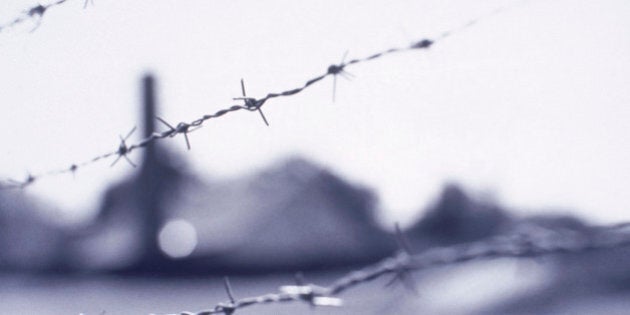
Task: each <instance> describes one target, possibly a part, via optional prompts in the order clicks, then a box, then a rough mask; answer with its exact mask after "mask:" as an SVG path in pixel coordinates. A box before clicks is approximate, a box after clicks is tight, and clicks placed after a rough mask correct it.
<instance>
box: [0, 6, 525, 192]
mask: <svg viewBox="0 0 630 315" xmlns="http://www.w3.org/2000/svg"><path fill="white" fill-rule="evenodd" d="M66 1H69V0H59V1H57V2H54V3H53V4H49V5H47V6H38V8H39V7H41V8H39V9H35V10H34V11H33V9H31V11H32V12H41V14H40V16H41V15H42V14H43V12H46V10H47V9H48V8H50V7H52V6H55V5H60V4H62V3H64V2H66ZM522 2H523V1H520V2H514V3H513V5H512V6H515V5H516V4H519V3H522ZM86 3H87V1H86ZM86 5H87V4H86ZM509 7H511V6H501V7H499V8H497V9H494V10H492V11H491V12H490V13H489V14H484V15H481V16H478V17H476V18H473V19H471V20H469V21H467V22H466V23H463V24H462V25H461V26H459V27H456V28H454V29H451V30H449V31H447V32H442V33H441V35H439V36H438V37H436V38H435V39H429V38H424V39H421V40H418V41H416V42H413V43H411V44H410V45H408V46H404V47H397V48H390V49H386V50H383V51H380V52H377V53H374V54H372V55H369V56H367V57H363V58H355V59H351V60H348V61H342V62H341V63H339V64H332V65H330V66H328V68H327V70H326V72H325V73H323V74H321V75H319V76H316V77H314V78H311V79H309V80H307V81H306V82H305V83H304V84H303V85H302V86H299V87H297V88H294V89H289V90H285V91H282V92H275V93H272V92H270V93H267V94H266V95H265V96H264V97H262V98H258V99H257V98H253V97H248V96H247V95H246V93H245V83H244V81H243V80H241V88H242V97H238V98H234V100H242V101H243V105H240V104H234V105H231V106H229V107H226V108H223V109H221V110H218V111H216V112H214V113H211V114H205V115H203V116H201V117H200V118H197V119H195V120H193V121H191V122H180V123H178V124H177V125H176V126H177V127H173V125H171V124H168V123H166V120H164V119H163V118H159V120H160V121H161V122H162V123H165V125H167V127H168V128H169V129H168V130H166V131H163V132H154V133H153V134H152V135H151V136H149V137H148V138H145V139H142V140H140V141H139V142H137V143H135V144H132V145H127V144H126V141H125V140H127V139H125V138H123V137H121V139H120V140H121V142H120V144H119V146H118V149H116V150H115V151H111V152H108V153H104V154H101V155H97V156H95V157H93V158H91V159H89V160H85V161H83V162H78V163H72V164H70V166H68V167H65V168H61V169H54V170H50V171H46V172H42V173H39V174H28V175H27V177H26V178H25V179H24V180H15V179H5V180H0V189H12V188H18V189H22V188H25V187H27V186H30V185H32V184H34V183H35V182H36V181H37V180H39V179H41V178H44V177H49V176H57V175H63V174H73V175H74V174H75V173H76V172H77V171H78V170H79V169H81V168H83V167H86V166H88V165H92V164H94V163H97V162H99V161H102V160H105V159H108V158H112V157H116V160H118V159H120V158H124V159H126V160H127V162H129V163H130V164H131V165H132V166H134V165H135V164H134V163H133V162H131V160H130V159H128V155H129V154H130V153H132V152H133V151H136V150H138V149H142V148H145V147H146V146H147V145H149V144H150V143H152V142H155V141H158V140H163V139H166V138H171V137H176V136H178V135H183V136H184V137H185V139H186V144H187V148H188V149H190V142H189V141H188V136H187V134H188V132H190V131H191V129H196V128H201V127H203V124H204V123H205V122H207V121H208V120H211V119H217V118H220V117H222V116H224V115H227V114H230V113H234V112H238V111H251V112H254V111H257V112H259V114H260V116H261V117H262V119H263V122H264V123H265V124H266V125H267V126H268V125H269V122H268V120H267V118H266V117H265V115H264V114H263V112H262V107H263V106H264V105H266V104H267V103H268V101H270V100H272V99H276V98H281V97H290V96H294V95H296V94H298V93H301V92H303V91H304V90H306V89H308V88H309V87H311V86H313V85H314V84H316V83H318V82H320V81H322V80H324V79H325V78H326V77H329V76H332V77H333V80H334V79H335V78H336V76H337V75H344V74H346V73H347V71H346V68H347V67H349V66H353V65H357V64H360V63H367V62H369V61H372V60H375V59H380V58H383V57H385V56H388V55H392V54H397V53H401V52H407V51H414V50H426V49H429V48H431V47H432V46H433V45H435V44H436V43H437V42H440V41H442V40H445V39H447V38H448V37H451V36H453V35H455V34H456V33H459V32H462V31H464V30H465V29H467V28H470V27H472V26H474V25H476V24H478V22H479V21H480V20H482V19H486V18H490V17H492V16H495V15H497V14H499V13H502V12H505V11H506V10H507V9H508V8H509ZM42 10H43V11H42ZM31 11H29V12H31ZM38 14H39V13H38ZM32 15H33V14H27V16H32ZM18 20H19V18H18V19H16V21H18ZM14 23H17V22H15V21H14ZM344 60H345V55H344ZM333 82H336V81H333ZM334 93H335V88H334V85H333V97H334V95H335V94H334ZM123 139H124V140H123ZM115 163H116V161H115V162H114V163H112V165H113V164H115Z"/></svg>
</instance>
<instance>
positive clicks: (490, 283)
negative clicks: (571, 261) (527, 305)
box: [0, 259, 630, 315]
mask: <svg viewBox="0 0 630 315" xmlns="http://www.w3.org/2000/svg"><path fill="white" fill-rule="evenodd" d="M545 264H546V263H545V262H544V261H542V262H535V261H532V260H520V261H516V260H512V259H501V260H496V261H478V262H473V263H468V264H464V265H461V266H455V267H447V268H440V269H436V270H433V271H429V272H425V273H423V272H420V273H416V274H415V278H416V282H417V284H418V291H419V294H418V295H414V294H413V293H411V292H409V291H406V290H405V289H404V288H403V287H402V286H400V285H395V286H394V287H387V288H386V287H385V284H386V283H387V282H388V281H389V277H385V278H380V279H377V280H374V281H373V282H371V283H367V284H365V285H362V286H359V287H357V288H355V289H351V290H349V291H348V292H346V293H344V294H342V296H341V297H342V298H343V299H344V303H345V305H344V306H343V307H341V308H316V309H311V308H310V307H309V306H308V305H306V304H305V303H285V304H267V305H255V306H252V307H249V308H245V309H242V310H239V311H238V314H303V313H307V312H308V313H309V314H502V312H503V311H497V310H496V308H495V307H496V306H497V305H499V304H500V303H501V302H502V301H506V300H509V299H510V298H514V297H516V296H521V295H522V294H527V293H528V292H533V291H537V290H539V289H540V288H541V287H543V286H544V285H545V280H548V278H549V276H550V275H549V274H548V273H549V271H548V269H546V268H545ZM343 274H344V273H343V272H334V273H319V274H307V275H306V277H307V280H308V281H311V282H313V283H315V284H321V285H328V284H330V283H331V282H332V281H334V280H335V279H336V278H338V277H340V276H343ZM231 282H232V286H233V289H234V294H235V295H236V298H243V297H247V296H254V295H261V294H266V293H271V292H275V291H276V290H277V288H278V287H279V286H280V285H284V284H291V283H292V282H293V275H292V274H275V275H266V276H265V275H262V276H250V277H242V276H241V277H231ZM226 299H227V297H226V294H225V290H224V287H223V282H222V278H221V277H219V276H209V277H196V278H141V277H131V278H130V277H125V278H122V277H116V276H72V277H59V276H34V275H29V276H18V275H3V276H0V301H2V303H1V304H0V313H2V314H39V315H48V314H50V315H52V314H81V313H83V314H86V315H90V314H101V313H102V312H103V311H105V314H117V315H127V314H129V315H131V314H153V313H155V314H167V313H177V312H182V311H200V310H203V309H207V308H210V307H212V306H214V305H215V304H216V303H218V302H221V301H226ZM556 304H558V305H556V306H554V307H551V308H549V309H543V310H541V309H539V310H537V311H535V312H534V313H535V314H627V313H628V310H629V309H630V294H628V293H624V294H620V293H617V294H609V295H589V296H588V297H586V298H572V299H564V300H563V302H561V303H556ZM492 309H495V310H492ZM514 314H532V312H530V311H524V310H522V311H517V312H514Z"/></svg>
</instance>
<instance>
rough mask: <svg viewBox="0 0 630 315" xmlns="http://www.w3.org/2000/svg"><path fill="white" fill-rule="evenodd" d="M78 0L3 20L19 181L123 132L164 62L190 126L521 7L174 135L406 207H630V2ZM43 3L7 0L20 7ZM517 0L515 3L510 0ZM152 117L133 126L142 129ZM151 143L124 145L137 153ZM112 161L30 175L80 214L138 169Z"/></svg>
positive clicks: (394, 210) (163, 83)
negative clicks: (446, 203) (289, 159)
mask: <svg viewBox="0 0 630 315" xmlns="http://www.w3.org/2000/svg"><path fill="white" fill-rule="evenodd" d="M94 2H95V4H94V5H93V6H88V8H87V9H85V10H83V3H84V1H83V0H69V1H68V2H67V3H65V4H63V5H61V6H58V7H54V8H51V9H50V10H49V12H47V13H46V14H45V16H44V18H43V20H42V22H41V25H40V27H39V28H38V29H37V30H35V31H34V32H32V33H29V31H30V30H31V29H32V28H33V26H34V25H33V24H29V23H24V24H22V25H20V26H19V27H16V28H13V29H8V30H4V31H3V32H2V33H0V86H1V87H2V89H1V92H0V102H1V103H2V105H1V107H0V117H2V122H1V123H0V134H1V135H2V139H3V140H2V143H3V147H2V150H1V153H0V178H5V177H11V178H17V179H22V178H24V177H25V176H26V175H27V174H28V172H31V173H35V174H37V173H40V172H43V171H47V170H49V169H57V168H64V167H68V166H69V165H70V164H72V163H75V162H79V161H83V160H86V159H89V158H91V157H93V156H95V155H99V154H101V153H105V152H109V151H112V150H114V149H116V148H117V146H118V141H117V137H118V135H119V134H124V133H126V132H127V131H128V130H129V129H130V128H131V127H133V126H134V125H137V124H138V120H139V115H138V114H139V80H140V77H141V76H142V74H143V73H145V72H146V71H148V70H150V71H152V72H154V73H155V74H156V75H157V78H158V84H159V98H160V106H161V116H162V117H164V118H166V119H168V120H169V121H172V122H174V123H177V122H178V121H188V122H190V121H192V120H194V119H196V118H199V117H201V116H203V114H206V113H210V112H215V111H216V110H218V109H221V108H224V107H226V106H228V105H231V104H233V103H234V102H233V101H231V98H232V97H238V96H240V85H239V80H240V79H241V78H245V82H246V85H247V90H248V93H249V94H250V95H251V96H253V97H260V96H263V95H265V94H266V93H267V92H278V91H284V90H287V89H292V88H295V87H299V86H301V85H302V84H303V83H304V82H305V81H306V80H308V79H310V78H312V77H315V76H317V75H319V74H322V73H323V72H325V71H326V69H327V67H328V65H330V64H333V63H338V62H339V61H340V59H341V57H342V55H343V54H344V52H345V51H349V53H348V58H354V57H364V56H367V55H369V54H371V53H374V52H377V51H381V50H384V49H387V48H390V47H399V46H406V45H408V44H409V43H410V42H412V41H416V40H419V39H422V38H424V37H429V38H431V37H436V36H438V35H439V34H441V33H442V32H444V31H446V30H449V29H453V28H456V27H458V26H460V25H463V24H465V23H466V22H467V21H469V20H470V19H472V18H475V17H478V16H483V15H486V14H488V13H489V12H491V11H492V10H494V9H495V8H497V7H501V6H508V9H507V10H505V11H503V12H502V13H500V14H498V15H495V16H488V17H487V18H484V19H482V20H481V21H480V22H479V23H477V24H476V25H474V26H472V27H470V28H467V29H465V30H463V31H461V32H458V33H457V34H455V35H453V36H452V37H450V38H448V39H446V40H444V41H442V42H439V43H437V44H436V45H435V46H434V47H432V48H431V49H430V50H428V51H413V52H406V53H401V54H396V55H391V56H388V57H385V58H383V59H379V60H376V61H373V62H369V63H365V64H361V65H358V66H354V67H349V68H348V71H350V72H351V73H352V74H354V75H355V78H354V79H353V80H352V81H346V80H344V79H341V78H340V79H339V80H338V85H337V100H336V102H335V103H332V101H331V95H332V81H331V79H330V78H328V79H326V80H324V81H323V82H321V83H319V84H317V85H316V86H314V87H312V88H310V89H308V90H307V91H305V92H304V93H301V94H299V95H297V96H293V97H288V98H284V99H279V100H274V101H270V102H269V103H268V104H266V105H265V107H264V111H265V114H266V116H267V118H268V120H269V121H270V124H271V127H269V128H268V127H266V126H265V125H264V124H263V123H262V121H261V120H260V117H259V116H258V114H257V113H245V112H239V113H236V114H234V115H228V116H226V117H224V118H222V119H218V120H213V121H210V122H209V123H208V124H207V125H206V127H205V128H203V129H201V130H199V131H197V132H195V133H193V134H191V135H190V140H191V144H192V151H190V152H185V150H186V147H185V143H184V141H183V139H170V140H168V142H169V143H171V144H172V148H173V150H175V151H179V152H181V153H182V154H184V156H185V157H186V158H187V159H188V160H189V162H190V164H191V167H193V168H194V169H195V170H196V171H198V172H199V173H201V174H204V175H206V176H212V177H215V178H217V177H219V178H221V177H230V176H238V175H241V174H246V173H247V172H249V171H251V170H255V169H260V168H263V167H265V166H267V165H269V164H271V163H273V162H274V161H277V160H278V159H280V158H282V157H284V156H286V155H287V154H292V153H297V154H302V155H304V156H306V157H308V158H310V159H313V160H314V161H316V162H317V163H319V164H321V165H324V166H326V167H329V168H331V169H332V170H334V171H335V172H337V173H340V174H342V175H344V176H346V177H347V178H348V179H349V180H351V181H353V182H355V183H361V184H364V185H367V186H368V187H371V188H373V189H375V191H376V192H377V193H378V195H379V197H380V201H381V204H380V208H381V209H383V213H384V218H385V220H386V221H387V220H391V221H403V222H408V221H409V220H410V219H411V218H414V217H416V216H417V215H418V214H419V211H420V210H421V209H422V208H424V207H425V206H426V205H427V203H428V202H430V201H431V200H432V198H434V197H435V195H436V194H437V192H438V191H439V190H440V188H441V186H442V184H443V183H444V182H446V181H450V180H455V181H459V182H461V183H463V184H464V185H465V186H467V187H469V188H471V189H472V190H473V191H477V192H480V193H481V192H490V193H491V194H493V195H494V196H496V198H497V199H498V200H500V201H501V202H502V203H504V204H506V205H508V206H510V207H512V208H515V209H519V211H520V213H531V212H532V211H546V210H547V209H560V210H565V211H569V210H571V211H573V213H576V214H578V215H580V216H582V217H585V218H590V219H595V220H597V221H599V222H610V221H617V220H630V194H629V193H627V192H626V191H625V189H626V188H624V187H630V166H629V165H630V164H629V163H628V161H629V160H630V136H629V135H628V134H629V133H628V132H627V130H626V129H627V124H628V123H629V122H630V107H628V104H629V103H630V88H629V85H630V57H629V56H630V36H629V35H630V2H628V1H625V0H602V1H587V0H582V1H579V0H572V1H569V0H549V1H536V0H532V1H525V2H523V1H519V2H517V1H513V0H512V1H470V0H466V1H464V0H462V1H455V0H446V1H445V0H431V1H343V2H339V1H313V2H301V1H181V0H180V1H175V0H171V1H147V0H142V1H141V0H126V1H112V0H95V1H94ZM34 3H35V2H33V1H18V0H15V1H13V0H4V1H2V3H1V4H0V21H2V22H3V23H2V24H4V22H7V21H9V20H11V19H12V18H14V17H15V16H17V15H18V14H19V12H20V11H21V10H23V9H25V8H29V7H30V6H32V5H33V4H34ZM514 3H516V5H513V6H512V5H511V4H514ZM138 137H139V133H138V134H136V135H134V137H132V139H131V142H135V141H138V140H139V138H138ZM139 157H140V156H139V155H138V154H132V155H131V159H135V160H136V161H139ZM110 163H111V160H108V161H105V162H102V163H97V164H94V165H92V166H89V167H86V168H84V169H81V170H80V171H79V172H78V173H77V174H76V178H74V179H73V178H72V176H71V175H67V176H60V177H49V178H45V179H41V180H40V181H38V182H37V183H35V184H34V185H33V186H31V187H29V188H28V192H30V193H33V194H36V195H39V196H40V197H41V198H44V199H45V200H50V202H51V203H52V204H55V205H57V206H59V207H60V208H62V209H65V210H67V211H69V212H70V213H75V214H76V213H88V211H86V210H90V209H94V208H95V206H96V204H97V203H98V201H99V197H100V194H101V193H102V192H103V190H104V189H105V188H106V187H107V186H108V185H110V184H112V183H113V182H115V181H116V180H118V179H120V178H122V177H124V176H126V175H128V174H129V172H130V171H132V168H131V167H129V166H128V165H127V164H125V163H119V164H117V165H116V166H115V167H113V168H110V167H109V164H110Z"/></svg>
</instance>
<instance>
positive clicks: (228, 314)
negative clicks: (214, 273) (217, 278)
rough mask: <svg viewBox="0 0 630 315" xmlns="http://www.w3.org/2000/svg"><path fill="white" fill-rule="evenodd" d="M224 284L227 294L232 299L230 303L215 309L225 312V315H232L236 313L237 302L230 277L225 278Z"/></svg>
mask: <svg viewBox="0 0 630 315" xmlns="http://www.w3.org/2000/svg"><path fill="white" fill-rule="evenodd" d="M223 284H224V285H225V292H226V293H227V295H228V298H229V299H230V302H229V303H219V304H218V305H217V307H216V308H215V309H216V310H217V311H221V312H223V313H224V314H225V315H232V314H234V312H236V304H235V303H236V300H235V299H234V292H232V286H231V285H230V279H228V277H224V278H223Z"/></svg>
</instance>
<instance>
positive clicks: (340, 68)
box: [326, 50, 354, 103]
mask: <svg viewBox="0 0 630 315" xmlns="http://www.w3.org/2000/svg"><path fill="white" fill-rule="evenodd" d="M347 55H348V51H347V50H346V52H345V53H344V54H343V57H341V62H340V63H339V64H337V65H330V66H328V70H327V72H326V74H329V75H332V76H333V94H332V101H333V103H334V102H335V98H336V94H337V75H340V76H342V77H344V78H345V79H346V80H350V79H352V78H354V75H353V74H352V73H350V72H348V71H346V70H345V67H346V66H347V64H345V63H344V62H345V60H346V56H347Z"/></svg>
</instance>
